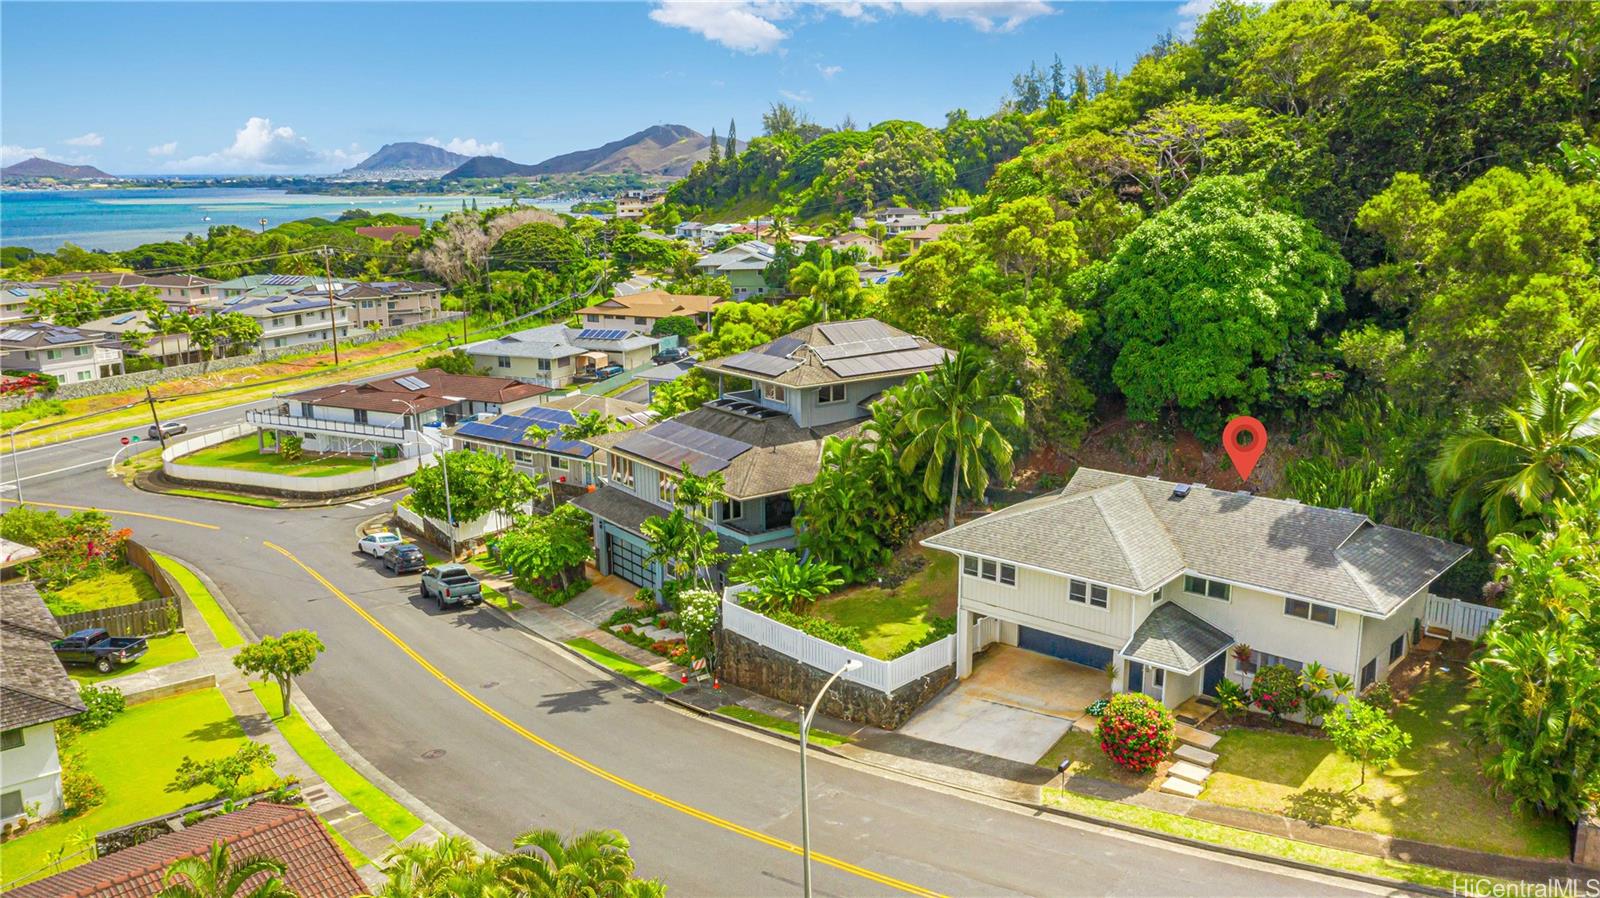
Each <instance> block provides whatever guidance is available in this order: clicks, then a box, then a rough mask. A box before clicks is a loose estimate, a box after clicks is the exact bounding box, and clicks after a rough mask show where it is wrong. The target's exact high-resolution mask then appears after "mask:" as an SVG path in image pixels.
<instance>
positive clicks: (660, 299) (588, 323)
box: [577, 290, 722, 334]
mask: <svg viewBox="0 0 1600 898" xmlns="http://www.w3.org/2000/svg"><path fill="white" fill-rule="evenodd" d="M721 301H722V299H721V298H720V297H716V296H700V295H695V294H686V293H668V292H666V291H665V290H648V291H645V292H643V293H631V294H628V295H626V296H613V297H611V298H610V299H606V300H602V301H600V302H597V303H595V304H594V305H592V306H589V307H588V308H583V309H579V310H578V312H577V314H578V315H580V316H582V320H583V324H584V326H585V327H620V328H623V329H626V330H630V331H638V332H640V333H646V334H648V333H650V331H651V330H652V329H653V328H654V327H655V325H656V322H657V321H660V320H661V319H663V318H674V317H683V318H693V319H694V320H695V322H696V323H698V324H699V325H700V326H701V327H707V326H709V325H710V324H711V308H712V306H714V305H716V304H717V303H719V302H721Z"/></svg>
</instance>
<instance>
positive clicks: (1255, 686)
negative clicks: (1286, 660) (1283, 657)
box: [1250, 664, 1305, 723]
mask: <svg viewBox="0 0 1600 898" xmlns="http://www.w3.org/2000/svg"><path fill="white" fill-rule="evenodd" d="M1304 699H1305V697H1304V695H1302V694H1301V691H1300V675H1299V674H1297V673H1295V672H1294V671H1292V670H1290V669H1289V668H1287V667H1284V666H1283V665H1282V664H1268V665H1267V666H1265V667H1262V668H1260V669H1259V670H1257V671H1256V678H1255V680H1254V682H1252V683H1251V684H1250V701H1251V703H1253V704H1254V705H1255V706H1256V707H1257V708H1260V709H1261V710H1263V711H1265V712H1267V713H1268V714H1270V715H1272V720H1273V722H1275V723H1276V722H1278V721H1281V720H1283V717H1284V715H1286V714H1293V713H1295V712H1297V711H1299V710H1300V706H1301V704H1302V703H1303V702H1304Z"/></svg>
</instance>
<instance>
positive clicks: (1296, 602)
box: [1283, 596, 1339, 627]
mask: <svg viewBox="0 0 1600 898" xmlns="http://www.w3.org/2000/svg"><path fill="white" fill-rule="evenodd" d="M1296 606H1304V607H1305V612H1306V613H1305V614H1298V613H1296ZM1318 609H1320V610H1322V611H1326V612H1328V613H1330V614H1332V615H1333V620H1328V621H1323V620H1317V618H1316V613H1317V611H1318ZM1283 615H1284V617H1293V618H1297V619H1299V620H1303V621H1309V622H1310V623H1313V624H1317V625H1319V626H1323V627H1337V626H1339V609H1337V608H1335V607H1333V606H1332V605H1324V604H1322V603H1320V602H1310V601H1307V600H1305V599H1297V598H1295V597H1294V596H1284V597H1283Z"/></svg>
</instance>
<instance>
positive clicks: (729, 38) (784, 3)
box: [650, 0, 1216, 78]
mask: <svg viewBox="0 0 1600 898" xmlns="http://www.w3.org/2000/svg"><path fill="white" fill-rule="evenodd" d="M1189 2H1216V0H1189ZM802 10H808V11H811V12H813V13H814V14H815V15H817V16H823V15H837V16H840V17H843V18H846V19H854V20H857V21H862V22H874V21H877V20H878V18H879V16H880V15H892V14H894V13H897V12H904V13H909V14H911V15H918V16H926V15H933V16H937V17H938V18H940V19H943V20H945V21H949V22H965V23H967V24H968V25H971V26H972V27H973V28H976V29H977V30H979V31H983V32H993V31H1011V30H1014V29H1015V28H1017V27H1018V26H1019V25H1021V24H1022V23H1024V22H1026V21H1028V20H1029V19H1032V18H1036V17H1038V16H1045V15H1049V14H1051V13H1052V12H1054V11H1055V10H1054V9H1052V8H1051V5H1050V3H1049V2H1048V0H657V3H656V6H655V8H654V9H652V10H650V18H652V19H654V20H655V21H657V22H659V23H661V24H663V25H667V26H669V27H672V28H684V29H687V30H689V31H693V32H695V33H696V34H699V35H700V36H701V37H704V38H705V39H706V40H709V41H714V42H716V43H719V44H722V45H723V46H725V47H728V48H729V49H732V50H738V51H740V52H742V53H770V52H772V51H774V50H778V51H779V52H780V53H781V52H782V49H781V48H780V46H779V45H780V44H782V43H783V40H784V39H785V38H787V37H788V36H789V32H786V31H784V30H783V29H782V28H780V27H778V25H777V23H778V22H781V21H784V20H785V19H789V18H793V17H795V16H797V15H798V14H799V13H800V12H801V11H802ZM817 68H818V69H819V70H822V69H823V67H822V66H818V67H817ZM827 68H830V69H835V70H836V71H835V72H834V74H837V70H839V69H838V67H837V66H828V67H827ZM823 76H824V77H827V78H831V77H833V75H832V74H828V73H827V72H826V71H824V72H823Z"/></svg>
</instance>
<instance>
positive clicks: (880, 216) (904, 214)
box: [872, 206, 922, 224]
mask: <svg viewBox="0 0 1600 898" xmlns="http://www.w3.org/2000/svg"><path fill="white" fill-rule="evenodd" d="M921 215H922V213H921V212H920V211H918V210H916V209H913V208H911V207H910V206H886V207H884V208H882V209H875V210H873V213H872V220H873V221H876V222H877V223H879V224H888V223H889V222H891V221H899V220H900V219H902V218H912V217H920V216H921Z"/></svg>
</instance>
